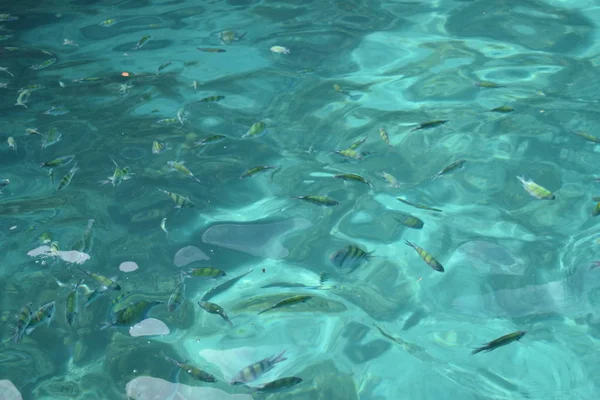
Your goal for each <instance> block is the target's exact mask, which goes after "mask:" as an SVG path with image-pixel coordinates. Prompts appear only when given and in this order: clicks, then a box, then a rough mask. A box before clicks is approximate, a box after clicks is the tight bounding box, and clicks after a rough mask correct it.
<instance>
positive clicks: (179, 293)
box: [167, 277, 185, 312]
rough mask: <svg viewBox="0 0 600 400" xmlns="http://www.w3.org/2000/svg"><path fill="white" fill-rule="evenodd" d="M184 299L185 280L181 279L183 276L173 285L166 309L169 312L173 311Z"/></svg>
mask: <svg viewBox="0 0 600 400" xmlns="http://www.w3.org/2000/svg"><path fill="white" fill-rule="evenodd" d="M184 300H185V282H184V281H183V277H182V279H181V282H179V284H178V285H177V286H176V287H175V289H174V290H173V293H171V296H169V301H168V302H167V310H169V312H175V311H177V310H178V309H179V307H181V305H182V304H183V302H184Z"/></svg>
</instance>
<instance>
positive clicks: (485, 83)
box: [475, 81, 506, 89]
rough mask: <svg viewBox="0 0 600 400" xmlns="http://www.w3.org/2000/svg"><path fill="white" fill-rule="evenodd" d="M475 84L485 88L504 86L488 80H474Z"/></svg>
mask: <svg viewBox="0 0 600 400" xmlns="http://www.w3.org/2000/svg"><path fill="white" fill-rule="evenodd" d="M475 86H479V87H482V88H486V89H497V88H503V87H506V86H503V85H499V84H497V83H494V82H490V81H481V82H475Z"/></svg>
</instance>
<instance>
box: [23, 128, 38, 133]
mask: <svg viewBox="0 0 600 400" xmlns="http://www.w3.org/2000/svg"><path fill="white" fill-rule="evenodd" d="M25 134H26V135H41V133H40V131H38V130H37V128H27V129H25Z"/></svg>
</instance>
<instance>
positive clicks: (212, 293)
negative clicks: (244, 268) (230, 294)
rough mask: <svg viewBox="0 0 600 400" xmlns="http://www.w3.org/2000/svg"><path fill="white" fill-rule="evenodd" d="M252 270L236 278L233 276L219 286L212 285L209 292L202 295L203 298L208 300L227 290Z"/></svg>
mask: <svg viewBox="0 0 600 400" xmlns="http://www.w3.org/2000/svg"><path fill="white" fill-rule="evenodd" d="M250 272H252V270H250V271H248V272H244V273H243V274H241V275H238V276H236V277H235V278H231V279H229V280H228V281H225V282H223V283H220V284H218V285H217V286H214V287H212V288H211V289H210V290H209V291H208V292H206V293H205V294H204V296H202V299H201V300H202V301H208V300H210V299H212V298H213V297H215V296H216V295H218V294H221V293H223V292H225V291H226V290H227V289H229V288H231V287H232V286H233V285H235V284H236V283H237V282H238V281H240V280H241V279H243V278H244V277H245V276H246V275H248V274H249V273H250Z"/></svg>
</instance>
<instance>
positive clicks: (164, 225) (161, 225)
mask: <svg viewBox="0 0 600 400" xmlns="http://www.w3.org/2000/svg"><path fill="white" fill-rule="evenodd" d="M160 229H162V230H163V232H164V233H165V234H166V235H167V236H169V232H168V231H167V218H163V219H162V221H161V223H160Z"/></svg>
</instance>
